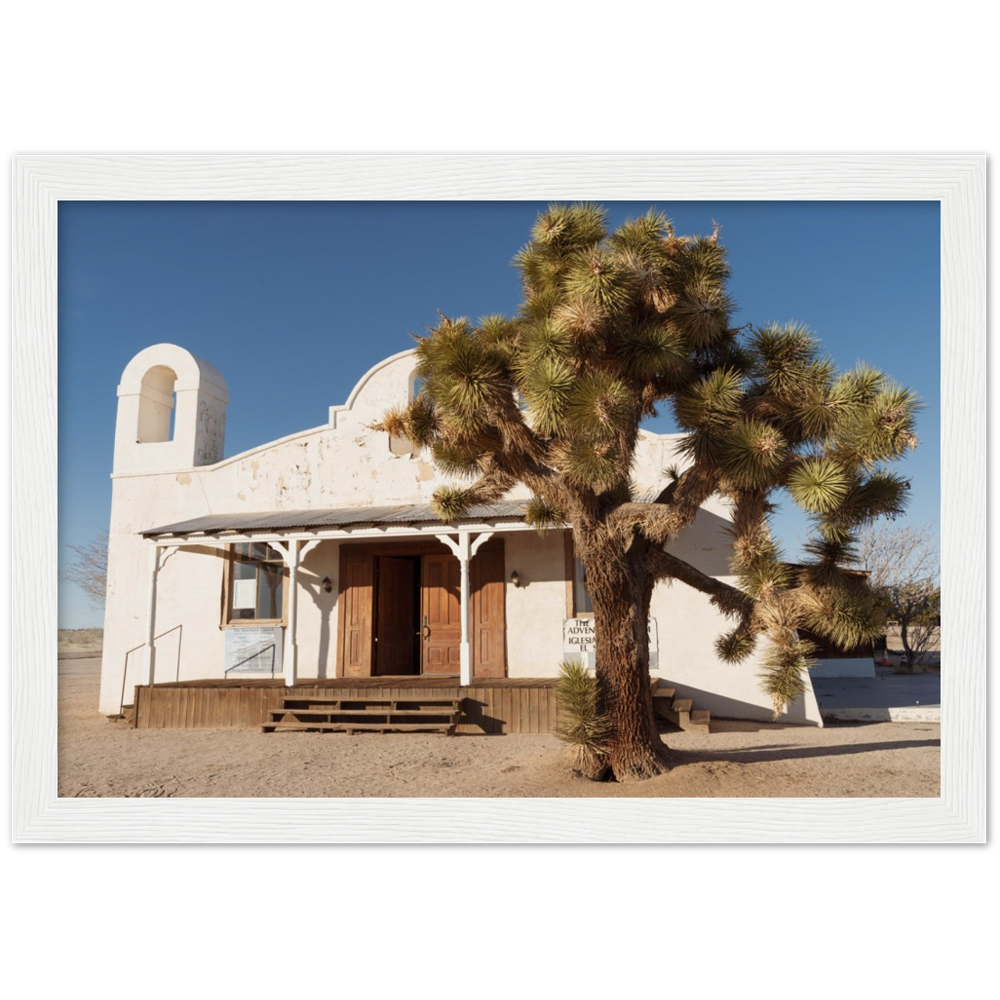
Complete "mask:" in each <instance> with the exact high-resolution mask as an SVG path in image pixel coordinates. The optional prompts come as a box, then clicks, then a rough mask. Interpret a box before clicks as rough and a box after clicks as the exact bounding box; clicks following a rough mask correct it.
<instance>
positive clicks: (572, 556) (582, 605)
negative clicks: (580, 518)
mask: <svg viewBox="0 0 1000 1000" xmlns="http://www.w3.org/2000/svg"><path fill="white" fill-rule="evenodd" d="M564 537H565V540H566V617H567V618H591V617H593V614H594V602H593V601H592V600H591V599H590V591H589V590H588V589H587V574H586V571H585V570H584V568H583V563H582V562H581V561H580V560H579V559H578V558H577V557H576V553H575V552H574V551H573V533H572V532H570V531H567V532H566V534H565V536H564Z"/></svg>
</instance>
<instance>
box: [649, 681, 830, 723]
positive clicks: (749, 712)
mask: <svg viewBox="0 0 1000 1000" xmlns="http://www.w3.org/2000/svg"><path fill="white" fill-rule="evenodd" d="M663 683H664V684H669V686H670V687H675V688H676V689H677V697H679V698H690V699H691V700H692V701H693V702H694V707H695V708H707V709H709V710H710V711H711V713H712V718H713V719H715V718H716V717H718V718H720V719H752V720H755V721H758V722H771V721H774V722H777V723H779V724H780V723H787V724H790V725H795V726H817V725H819V723H818V722H817V721H816V720H815V719H810V718H808V717H807V715H806V702H805V697H804V696H800V697H799V698H796V699H795V701H793V702H792V704H791V705H789V706H788V711H787V712H785V713H784V714H783V715H780V716H778V718H777V719H774V718H773V713H772V712H771V709H770V708H768V707H767V706H766V705H755V704H752V703H751V702H748V701H741V700H739V699H737V698H727V697H725V696H724V695H720V694H717V693H716V692H715V691H706V690H704V689H702V688H696V687H689V686H687V685H685V684H675V683H674V682H673V681H667V680H664V681H663ZM761 697H766V695H764V693H763V692H761Z"/></svg>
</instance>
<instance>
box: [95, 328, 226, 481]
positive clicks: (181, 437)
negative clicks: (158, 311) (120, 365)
mask: <svg viewBox="0 0 1000 1000" xmlns="http://www.w3.org/2000/svg"><path fill="white" fill-rule="evenodd" d="M228 402H229V392H228V390H227V388H226V380H225V379H224V378H223V377H222V374H221V373H220V372H219V370H218V369H217V368H215V367H214V365H210V364H209V363H208V362H207V361H203V360H202V359H201V358H196V357H195V356H194V355H193V354H191V353H190V351H185V350H184V348H183V347H177V346H176V345H175V344H155V345H154V346H153V347H147V348H146V349H145V350H144V351H140V352H139V353H138V354H137V355H136V356H135V357H134V358H133V359H132V360H131V361H130V362H129V363H128V366H127V367H126V368H125V371H124V372H123V373H122V380H121V383H120V384H119V386H118V423H117V426H116V428H115V462H114V471H115V473H129V472H163V471H165V470H168V469H188V468H191V467H192V466H197V465H212V464H213V463H214V462H218V461H219V460H220V459H221V458H222V454H223V446H224V444H225V436H226V404H227V403H228Z"/></svg>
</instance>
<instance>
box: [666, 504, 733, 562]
mask: <svg viewBox="0 0 1000 1000" xmlns="http://www.w3.org/2000/svg"><path fill="white" fill-rule="evenodd" d="M730 527H732V523H731V522H730V521H727V520H726V519H725V518H724V517H719V515H718V514H713V513H712V512H711V511H708V510H699V511H698V514H697V516H696V517H695V519H694V524H693V525H691V527H689V528H687V529H685V530H684V531H682V532H681V534H680V535H679V536H678V537H677V539H676V540H675V541H673V542H671V543H670V544H669V545H667V551H668V552H669V553H670V554H671V555H674V556H677V558H678V559H683V560H684V561H685V562H689V563H691V565H692V566H694V567H696V568H697V569H700V570H701V571H702V573H707V574H708V575H709V576H732V575H733V570H732V567H731V566H730V565H729V559H730V554H731V551H732V540H731V538H730V536H729V534H728V531H727V529H728V528H730Z"/></svg>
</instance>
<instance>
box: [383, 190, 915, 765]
mask: <svg viewBox="0 0 1000 1000" xmlns="http://www.w3.org/2000/svg"><path fill="white" fill-rule="evenodd" d="M605 220H606V213H605V211H604V210H603V209H601V208H599V207H597V206H593V205H576V206H571V207H566V206H561V205H555V206H551V207H550V208H549V209H548V211H546V212H545V213H544V214H542V215H540V216H539V218H538V220H537V222H536V224H535V227H534V229H533V232H532V239H531V241H530V242H529V243H528V244H527V246H525V247H524V248H523V249H522V250H521V251H520V252H519V253H518V254H517V256H516V258H515V264H516V266H517V267H518V268H519V269H520V272H521V275H522V278H523V287H524V303H523V305H522V307H521V309H520V312H519V313H518V315H517V316H516V317H514V318H505V317H503V316H488V317H485V318H483V319H481V320H480V321H479V322H478V323H473V322H471V321H469V320H468V319H465V318H461V319H454V320H452V319H448V318H445V317H442V318H441V320H440V322H439V324H438V325H437V326H436V327H435V328H434V329H432V330H431V331H429V333H428V335H427V336H424V337H422V338H418V347H417V358H418V367H417V375H418V377H419V378H420V379H422V389H421V391H420V393H419V395H418V396H417V398H416V399H415V400H414V401H413V402H412V403H411V404H410V405H409V406H408V407H405V408H400V409H395V410H392V411H390V412H388V413H387V414H386V415H385V417H384V418H383V421H382V423H381V425H380V426H381V427H382V429H384V430H386V431H389V432H390V433H393V434H399V435H404V436H406V437H408V438H410V439H411V440H412V441H414V442H416V443H417V444H419V445H422V446H427V447H430V448H431V449H432V453H433V456H434V460H435V462H436V464H437V466H438V467H439V468H440V469H442V470H443V471H445V472H446V473H449V474H454V475H456V476H464V477H468V478H467V480H466V483H465V484H464V485H454V486H448V487H444V488H442V489H440V490H438V492H437V493H436V494H435V506H436V509H437V511H438V513H439V515H440V516H441V517H443V518H445V519H448V518H454V517H458V516H461V515H462V513H463V511H465V510H466V509H467V508H468V507H469V506H471V505H473V504H481V503H491V502H495V501H497V500H498V499H500V498H501V497H503V496H504V495H505V494H506V493H507V492H508V491H509V490H510V489H511V488H512V487H513V486H514V485H515V483H518V482H520V483H523V484H524V485H525V486H527V487H528V489H529V490H530V491H531V493H532V495H533V497H532V499H531V501H530V502H529V504H528V511H527V519H528V521H529V523H532V524H534V525H535V526H537V527H538V528H539V529H540V530H541V529H545V528H548V527H564V526H565V525H567V524H568V525H569V526H570V527H571V528H572V532H573V541H574V545H575V547H576V551H577V553H578V554H579V556H580V558H581V559H582V561H583V564H584V568H585V571H586V577H587V586H588V589H589V591H590V594H591V598H592V601H593V607H594V618H595V623H594V624H595V632H596V664H597V665H596V678H597V690H598V700H599V707H600V710H601V711H602V712H603V713H604V714H606V716H607V719H608V721H609V725H610V731H609V736H608V739H607V743H606V749H593V750H592V751H591V756H592V757H593V759H592V760H591V761H590V766H589V767H588V768H587V771H588V773H590V774H591V775H593V776H597V775H600V774H602V773H603V772H606V770H607V769H608V768H610V769H611V771H612V772H613V774H614V776H615V777H616V778H617V779H618V780H620V781H626V780H634V779H639V778H646V777H650V776H652V775H655V774H658V773H660V772H662V771H663V770H664V769H665V768H666V761H665V748H664V745H663V743H662V741H661V740H660V738H659V737H658V735H657V733H656V729H655V726H654V722H653V711H652V699H651V696H650V684H649V672H648V638H647V618H648V614H649V603H650V596H651V593H652V590H653V586H654V584H655V583H656V582H657V581H658V580H666V579H673V580H678V581H681V582H682V583H684V584H687V585H688V586H690V587H693V588H695V589H696V590H699V591H701V592H702V593H704V594H706V595H708V597H709V598H710V600H711V601H712V602H713V603H714V604H715V605H716V607H718V608H719V609H720V610H721V611H722V612H723V613H724V614H725V615H727V616H729V617H730V618H731V619H732V620H733V628H732V629H731V630H730V631H728V632H727V633H726V634H724V635H722V636H721V637H720V638H719V639H718V640H717V644H716V646H717V650H718V653H719V655H720V656H721V657H723V658H724V659H725V660H727V661H730V662H739V661H742V660H745V659H746V658H747V657H748V656H749V655H750V653H751V652H752V651H753V649H754V646H755V643H756V641H757V640H758V638H759V637H766V640H767V652H766V655H765V657H764V664H765V665H764V673H763V675H762V677H763V681H762V683H763V685H764V687H765V689H766V690H767V691H768V692H769V693H770V695H771V698H772V701H773V704H774V708H775V712H776V713H778V712H780V711H781V710H783V709H784V707H785V706H786V705H787V703H788V702H790V701H791V700H793V699H794V698H795V697H796V696H797V695H799V694H800V693H801V692H802V691H803V690H804V686H805V685H804V682H803V672H804V671H805V670H806V669H807V667H808V666H809V664H810V652H811V648H810V646H809V645H808V644H807V643H806V642H804V641H801V640H800V639H799V636H798V633H797V629H798V628H799V627H803V628H808V629H809V630H810V631H812V632H814V633H817V634H819V635H822V636H826V637H829V638H830V639H831V640H833V641H835V642H837V643H839V644H842V645H847V646H851V645H854V644H856V643H858V642H860V641H864V640H867V639H871V638H872V637H873V636H874V635H876V634H878V633H879V629H880V622H879V619H878V614H877V607H876V602H875V601H874V600H873V598H872V595H871V594H870V592H869V591H868V589H867V587H866V586H865V585H864V584H863V583H859V582H858V579H857V575H856V574H854V575H850V574H847V573H844V572H843V571H842V569H841V565H842V564H843V563H846V562H849V561H850V560H851V558H852V557H853V554H854V553H853V548H852V546H853V542H854V540H855V534H854V532H855V529H856V528H857V526H859V525H863V524H865V523H867V522H868V521H870V520H871V519H872V518H874V517H876V516H878V515H882V514H887V513H893V512H898V511H900V510H901V509H902V507H903V497H904V482H903V481H902V479H901V478H899V477H898V476H896V475H894V474H893V473H892V472H891V471H889V470H888V468H887V463H890V462H891V461H892V460H894V459H896V458H897V457H898V456H900V455H901V454H902V453H903V452H904V451H905V450H906V449H907V448H912V447H914V446H915V443H916V439H915V437H914V434H913V412H914V409H915V407H916V399H915V397H914V395H913V394H912V393H911V392H910V391H909V390H907V389H904V388H901V387H899V386H897V385H895V384H894V383H892V382H890V381H889V380H888V379H887V378H886V377H885V376H884V375H883V374H881V373H880V372H878V371H875V370H873V369H871V368H868V367H866V366H860V367H857V368H855V369H854V370H852V371H849V372H846V373H843V374H841V373H838V372H837V370H836V368H835V366H834V364H833V363H832V362H831V361H830V360H829V359H828V358H826V357H823V356H821V355H820V353H819V350H818V345H817V342H816V340H815V339H814V337H813V336H812V335H811V334H810V333H809V331H808V330H806V329H805V328H803V327H801V326H798V325H789V326H783V327H778V326H767V327H764V328H759V329H757V328H752V329H751V328H745V329H734V328H733V327H732V326H731V324H730V313H731V311H732V309H733V305H732V303H731V301H730V299H729V298H728V297H727V295H726V281H727V278H728V275H729V271H728V267H727V262H726V250H725V248H724V247H723V246H722V244H721V243H720V242H719V230H718V227H717V226H716V227H715V231H714V232H713V233H712V235H711V236H708V237H688V236H679V235H677V234H676V233H675V232H674V230H673V228H672V226H671V224H670V222H669V221H668V220H667V219H666V218H665V217H664V216H663V215H661V214H659V213H658V212H656V211H652V210H651V211H650V212H649V213H648V214H647V215H645V216H643V217H642V218H639V219H635V220H629V221H627V222H626V223H625V224H624V225H622V226H621V227H620V228H619V229H617V230H616V231H615V232H613V233H611V234H608V232H607V229H606V225H605ZM663 404H667V405H669V406H671V407H672V409H673V413H674V415H675V417H676V419H677V421H678V422H679V424H680V425H681V427H682V428H683V429H684V432H685V433H684V436H683V439H682V441H681V445H680V453H681V455H682V456H683V460H682V461H681V462H680V463H679V465H678V467H677V468H674V469H670V470H665V471H664V474H663V481H662V483H661V487H662V488H661V489H660V492H659V495H658V496H657V497H656V498H655V499H654V500H652V501H651V502H638V501H637V500H636V499H635V497H634V489H633V484H632V482H631V479H630V473H631V469H632V461H633V454H634V451H635V448H636V442H637V437H638V430H639V424H640V422H641V421H642V420H643V419H644V418H647V417H649V416H652V415H655V414H656V412H657V406H659V405H663ZM781 488H784V489H786V490H787V491H788V492H789V493H790V494H791V496H792V497H793V498H794V500H795V501H796V503H798V504H799V505H800V506H801V507H803V508H804V509H805V510H806V511H808V512H809V513H810V514H811V515H812V520H813V524H814V527H815V539H814V541H812V542H811V543H810V545H809V561H808V562H807V564H805V565H798V566H795V567H793V566H790V565H788V564H787V563H784V562H783V561H782V559H781V554H780V552H779V551H778V548H777V546H776V545H775V543H774V541H773V540H772V537H771V534H770V531H769V526H768V525H769V517H770V515H771V513H772V512H773V510H774V508H773V506H772V504H771V503H770V500H769V497H770V496H771V494H772V493H773V491H775V490H776V489H781ZM712 494H718V495H721V496H722V497H723V498H724V499H725V500H726V501H727V502H728V504H729V505H730V508H731V511H732V518H733V521H732V528H731V534H732V562H733V567H734V572H735V573H737V574H738V575H739V580H740V586H739V587H738V588H737V587H731V586H729V585H727V584H725V583H723V582H721V581H719V580H717V579H714V578H712V577H710V576H707V575H706V574H704V573H702V572H701V571H699V570H698V569H697V568H695V567H694V566H692V565H690V564H689V563H687V562H685V561H683V560H681V559H679V558H677V557H676V556H675V555H672V554H671V553H670V552H669V551H667V550H666V549H665V546H666V543H668V542H670V541H671V540H672V539H674V538H676V537H677V536H678V534H679V533H680V532H682V531H683V530H684V529H685V528H687V527H689V526H690V525H691V524H692V522H693V521H694V518H695V515H696V514H697V512H698V509H699V507H700V506H701V504H702V503H703V502H704V501H705V500H707V499H708V498H709V497H710V496H711V495H712Z"/></svg>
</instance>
